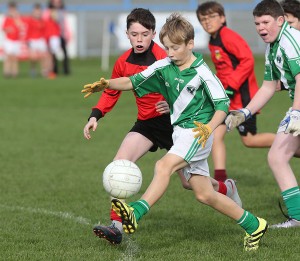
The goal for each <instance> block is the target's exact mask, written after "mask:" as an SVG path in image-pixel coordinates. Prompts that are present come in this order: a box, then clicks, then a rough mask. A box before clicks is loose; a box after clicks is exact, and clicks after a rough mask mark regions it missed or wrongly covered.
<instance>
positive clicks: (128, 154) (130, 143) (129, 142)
mask: <svg viewBox="0 0 300 261" xmlns="http://www.w3.org/2000/svg"><path fill="white" fill-rule="evenodd" d="M152 146H153V143H152V142H151V141H150V140H149V139H148V138H146V137H145V136H144V135H142V134H140V133H138V132H135V131H132V132H129V133H128V134H127V135H126V136H125V138H124V140H123V142H122V143H121V145H120V148H119V150H118V152H117V154H116V156H115V158H114V160H117V159H127V160H130V161H132V162H136V161H137V160H138V159H139V158H140V157H142V156H143V155H144V154H146V153H147V152H148V151H149V150H150V148H151V147H152ZM110 219H111V221H112V223H111V225H109V226H101V225H96V226H94V228H93V231H94V233H95V234H96V236H98V237H99V238H103V239H106V240H107V241H109V242H110V243H112V244H120V243H121V242H122V233H123V227H122V219H121V218H120V217H119V215H118V214H117V213H116V212H115V211H114V210H113V209H111V212H110Z"/></svg>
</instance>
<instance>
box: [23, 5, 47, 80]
mask: <svg viewBox="0 0 300 261" xmlns="http://www.w3.org/2000/svg"><path fill="white" fill-rule="evenodd" d="M45 30H46V23H45V21H44V20H43V18H42V8H41V5H40V4H35V5H34V7H33V11H32V15H31V16H30V17H28V19H27V37H26V38H27V41H28V46H29V56H30V62H31V72H30V73H31V76H36V73H37V72H36V71H37V69H36V66H37V63H39V64H40V72H41V75H42V76H44V77H46V76H47V75H48V71H49V63H50V62H49V59H50V56H49V54H48V47H47V42H46V36H45Z"/></svg>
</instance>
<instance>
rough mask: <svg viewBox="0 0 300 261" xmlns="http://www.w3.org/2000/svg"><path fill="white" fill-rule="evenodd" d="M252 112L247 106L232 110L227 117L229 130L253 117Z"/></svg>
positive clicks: (226, 121)
mask: <svg viewBox="0 0 300 261" xmlns="http://www.w3.org/2000/svg"><path fill="white" fill-rule="evenodd" d="M251 116H252V115H251V112H250V111H249V110H248V109H247V108H243V109H240V110H237V111H231V112H230V113H229V114H228V116H227V117H226V119H225V124H226V126H227V131H231V130H233V129H234V128H235V127H237V126H239V125H240V124H241V123H242V122H244V121H246V120H248V119H250V118H251Z"/></svg>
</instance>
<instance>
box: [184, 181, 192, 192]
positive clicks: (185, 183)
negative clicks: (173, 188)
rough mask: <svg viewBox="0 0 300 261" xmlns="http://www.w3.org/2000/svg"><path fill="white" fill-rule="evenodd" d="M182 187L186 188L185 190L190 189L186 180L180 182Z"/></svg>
mask: <svg viewBox="0 0 300 261" xmlns="http://www.w3.org/2000/svg"><path fill="white" fill-rule="evenodd" d="M182 187H183V188H184V189H187V190H191V189H192V188H191V185H190V183H188V182H183V183H182Z"/></svg>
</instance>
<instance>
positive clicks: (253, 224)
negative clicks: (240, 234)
mask: <svg viewBox="0 0 300 261" xmlns="http://www.w3.org/2000/svg"><path fill="white" fill-rule="evenodd" d="M237 223H238V224H239V225H240V226H241V227H242V228H243V229H245V230H246V232H247V233H248V234H249V235H251V234H252V233H253V232H254V231H255V230H256V229H257V228H258V226H259V223H258V219H257V218H256V217H255V216H254V215H253V214H251V213H250V212H248V211H246V210H245V211H244V214H243V215H242V217H241V218H240V219H239V220H238V221H237Z"/></svg>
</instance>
